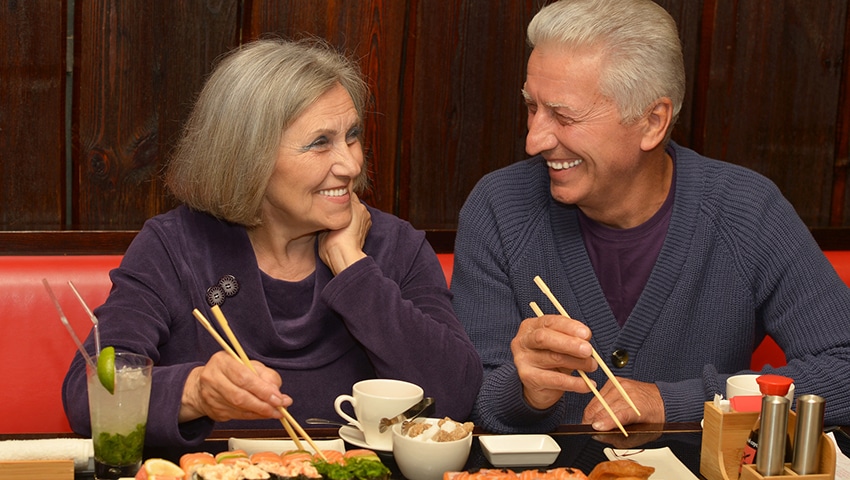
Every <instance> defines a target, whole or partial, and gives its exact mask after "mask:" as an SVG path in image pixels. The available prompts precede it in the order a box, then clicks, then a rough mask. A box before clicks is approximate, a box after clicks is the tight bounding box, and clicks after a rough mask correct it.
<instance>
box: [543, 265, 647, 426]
mask: <svg viewBox="0 0 850 480" xmlns="http://www.w3.org/2000/svg"><path fill="white" fill-rule="evenodd" d="M534 283H536V284H537V286H538V287H539V288H540V290H541V291H542V292H543V293H544V294H545V295H546V296H547V297H549V301H551V302H552V305H555V308H556V309H557V310H558V313H560V314H561V315H563V316H565V317H567V318H571V317H570V315H569V314H568V313H567V311H566V310H564V307H563V306H562V305H561V302H559V301H558V299H557V298H555V295H554V294H552V291H551V290H549V286H547V285H546V282H544V281H543V279H542V278H540V276H539V275H538V276H536V277H534ZM529 305H530V306H531V309H532V310H533V311H534V314H535V315H537V316H538V317H542V316H543V311H542V310H540V307H539V306H537V303H535V302H531V303H529ZM590 348H591V353H592V354H593V358H594V359H595V360H596V363H598V364H599V366H600V367H602V370H603V371H604V372H605V375H606V376H607V377H608V379H609V380H610V381H611V382H613V384H614V387H616V388H617V391H618V392H620V395H622V396H623V398H624V399H625V400H626V402H628V404H629V406H631V407H632V410H634V411H635V413H637V414H638V415H640V411H639V410H638V408H637V406H635V404H634V402H632V399H631V397H629V394H628V393H626V390H624V389H623V386H622V385H620V382H619V380H617V377H615V376H614V374H613V373H611V369H609V368H608V365H606V364H605V362H603V361H602V357H600V356H599V354H598V353H597V352H596V349H595V348H593V346H592V345H591V347H590ZM576 371H577V372H578V374H579V375H580V376H581V378H582V380H584V383H586V384H587V386H588V387H589V388H590V390H591V391H592V392H593V395H595V396H596V398H597V399H599V402H600V403H601V404H602V406H603V407H605V411H606V412H608V415H609V416H610V417H611V419H612V420H614V423H616V424H617V427H619V429H620V431H621V432H623V435H625V436H627V437H628V436H629V434H628V433H627V432H626V429H625V428H623V424H622V423H620V420H619V419H617V415H615V414H614V411H613V410H611V407H610V406H609V405H608V402H606V401H605V399H604V398H602V395H601V394H600V393H599V390H597V389H596V387H594V386H593V382H591V381H590V379H589V378H587V374H586V373H584V372H583V371H581V370H576Z"/></svg>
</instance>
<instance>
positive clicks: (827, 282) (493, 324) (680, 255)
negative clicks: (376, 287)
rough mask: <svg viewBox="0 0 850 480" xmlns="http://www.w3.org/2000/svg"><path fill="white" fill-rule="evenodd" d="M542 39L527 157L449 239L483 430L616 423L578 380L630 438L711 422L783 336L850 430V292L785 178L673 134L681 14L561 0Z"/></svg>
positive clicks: (830, 410) (535, 25)
mask: <svg viewBox="0 0 850 480" xmlns="http://www.w3.org/2000/svg"><path fill="white" fill-rule="evenodd" d="M528 40H529V43H530V44H531V46H532V48H533V50H532V52H531V56H530V58H529V60H528V66H527V76H526V82H525V85H524V87H523V89H522V96H523V98H524V99H525V103H526V105H527V107H528V136H527V139H526V151H527V152H528V153H529V155H532V156H533V158H530V159H528V160H524V161H521V162H518V163H516V164H513V165H511V166H508V167H506V168H503V169H501V170H498V171H496V172H493V173H491V174H488V175H487V176H485V177H484V178H483V179H481V181H480V182H479V183H478V185H477V186H476V187H475V189H474V191H473V192H472V193H471V194H470V196H469V198H468V199H467V201H466V204H465V205H464V207H463V209H462V211H461V214H460V222H459V228H458V234H457V240H456V245H455V267H454V276H453V280H452V290H453V292H454V294H455V297H454V307H455V309H456V311H457V314H458V316H459V318H460V319H461V322H463V323H464V325H465V327H466V329H467V332H468V333H469V335H470V338H471V339H472V341H473V343H474V344H475V345H476V347H477V349H478V351H479V354H480V355H481V358H482V361H483V363H484V370H485V380H484V384H483V386H482V388H481V391H480V393H479V396H478V399H477V402H476V405H475V408H474V411H473V419H474V420H475V421H476V423H477V424H479V425H481V426H483V427H484V428H486V429H488V430H492V431H497V432H522V431H548V430H551V429H553V428H554V427H555V426H556V425H557V424H559V423H577V422H582V423H590V424H592V425H593V428H595V429H597V430H610V429H612V428H614V427H615V425H616V423H615V422H614V420H613V419H611V418H610V417H609V415H608V414H607V413H606V411H605V409H604V408H603V406H602V405H601V403H600V402H599V401H598V400H597V399H595V398H594V397H593V396H591V395H589V394H588V393H589V392H590V389H589V388H588V386H587V385H586V384H585V382H584V381H583V380H582V379H581V378H580V377H579V376H577V375H575V371H576V370H583V371H585V372H588V376H589V377H590V379H591V381H592V382H595V383H596V384H597V385H599V386H600V392H601V394H602V396H603V398H605V399H606V400H607V403H608V404H610V406H611V409H612V410H613V412H614V413H615V414H616V416H617V418H618V419H619V420H620V421H621V422H622V424H624V425H627V424H630V423H636V422H664V421H668V422H675V421H694V420H699V419H700V418H701V417H702V412H703V403H704V402H705V401H706V400H709V399H711V398H712V397H713V395H714V394H715V393H721V394H722V393H724V391H725V380H726V378H727V377H729V376H730V375H733V374H736V373H740V372H742V371H745V370H747V369H748V368H749V364H750V357H751V354H752V352H753V349H754V348H755V346H757V345H758V344H759V342H760V341H761V339H762V338H763V337H764V336H765V334H770V335H771V336H772V337H773V338H774V339H775V340H776V341H777V342H778V343H779V345H780V346H781V347H782V348H783V349H784V351H785V353H786V355H787V357H788V365H787V366H784V367H782V368H775V369H774V368H769V367H768V368H766V370H765V371H770V372H771V373H776V374H780V375H785V376H788V377H791V378H793V379H794V381H795V382H796V389H797V392H798V393H801V394H802V393H814V394H818V395H821V396H823V397H825V399H826V421H827V423H839V424H847V423H848V421H850V391H848V387H847V381H846V379H847V378H850V318H848V315H850V290H848V288H847V287H846V286H845V285H844V284H843V283H842V281H841V280H840V279H839V277H838V276H837V275H836V273H835V271H834V270H833V268H832V267H831V265H830V264H829V262H828V261H827V259H826V258H825V257H824V255H823V254H822V252H821V251H820V249H819V248H818V245H817V244H816V243H815V241H814V240H813V239H812V237H811V235H810V233H809V231H808V229H807V228H806V226H805V225H804V224H803V223H802V221H801V220H800V219H799V217H798V216H797V215H796V213H795V211H794V209H793V208H792V206H791V205H790V204H789V203H788V202H787V201H786V200H785V199H784V198H783V197H782V195H781V193H780V192H779V190H778V189H777V188H776V186H775V185H774V184H773V183H771V182H770V181H769V180H767V179H766V178H764V177H762V176H761V175H759V174H757V173H755V172H752V171H749V170H747V169H744V168H741V167H738V166H735V165H732V164H727V163H723V162H720V161H717V160H712V159H708V158H705V157H702V156H700V155H699V154H697V153H695V152H693V151H691V150H688V149H686V148H683V147H681V146H679V145H677V144H675V143H674V142H671V141H670V140H669V138H670V132H671V130H672V128H673V125H674V124H675V122H676V119H677V116H678V114H679V110H680V107H681V104H682V99H683V97H684V90H685V78H684V67H683V61H682V52H681V46H680V42H679V38H678V34H677V30H676V25H675V22H674V21H673V19H672V18H671V17H670V15H669V14H668V13H667V12H666V11H664V9H662V8H661V7H659V6H658V5H656V4H655V3H653V2H652V1H649V0H562V1H559V2H556V3H553V4H551V5H549V6H547V7H544V8H543V9H542V10H541V11H540V12H539V13H538V14H537V15H536V16H535V17H534V19H533V20H532V21H531V24H530V25H529V27H528ZM535 276H540V277H541V278H542V280H543V281H544V282H545V283H546V284H547V285H548V286H549V288H550V289H551V291H552V293H553V295H554V296H555V297H556V298H557V299H558V300H559V301H560V303H561V304H563V306H564V308H565V309H566V311H567V312H568V313H569V315H570V316H571V317H572V319H570V318H567V317H564V316H561V315H558V312H557V310H556V308H555V306H554V305H553V304H552V303H551V302H550V301H549V300H548V299H547V297H546V296H545V295H544V294H543V293H541V290H540V289H539V288H538V286H537V285H536V284H535V281H534V278H535ZM532 301H534V302H536V303H538V304H539V305H540V307H541V309H542V310H543V311H544V312H545V313H546V315H544V316H542V317H538V316H537V315H535V313H534V312H533V311H532V309H531V308H530V307H529V302H532ZM592 347H593V348H595V350H596V351H597V352H598V354H599V356H600V358H601V359H602V360H603V361H605V362H606V363H607V364H608V366H609V367H610V369H611V370H612V371H613V373H614V375H616V377H617V378H618V380H619V382H620V383H621V384H622V387H623V388H624V390H625V391H626V392H627V393H628V394H629V396H630V398H631V399H632V400H633V401H634V403H635V405H636V406H637V409H638V410H639V411H640V412H641V415H640V416H638V414H637V413H636V412H635V410H634V409H632V408H630V406H629V405H628V404H627V403H626V401H625V400H624V398H623V396H622V395H621V394H620V392H618V391H617V390H616V389H615V388H614V386H613V385H612V383H613V382H611V381H609V380H608V379H607V378H606V376H605V375H604V374H603V373H602V369H597V368H598V367H599V365H598V364H597V361H596V360H594V358H593V357H592V356H591V351H592Z"/></svg>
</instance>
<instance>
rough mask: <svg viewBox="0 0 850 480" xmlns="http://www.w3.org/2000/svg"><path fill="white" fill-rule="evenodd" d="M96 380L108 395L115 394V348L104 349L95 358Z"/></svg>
mask: <svg viewBox="0 0 850 480" xmlns="http://www.w3.org/2000/svg"><path fill="white" fill-rule="evenodd" d="M97 378H99V379H100V384H101V385H103V388H105V389H106V391H108V392H109V393H112V394H114V393H115V348H114V347H106V348H104V349H103V350H101V351H100V355H98V356H97Z"/></svg>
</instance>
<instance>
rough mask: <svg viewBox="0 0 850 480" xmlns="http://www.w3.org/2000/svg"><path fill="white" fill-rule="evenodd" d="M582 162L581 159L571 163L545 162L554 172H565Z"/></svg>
mask: <svg viewBox="0 0 850 480" xmlns="http://www.w3.org/2000/svg"><path fill="white" fill-rule="evenodd" d="M581 162H582V160H581V159H578V160H573V161H572V162H546V165H548V166H549V168H551V169H554V170H566V169H568V168H573V167H575V166H578V165H579V164H580V163H581Z"/></svg>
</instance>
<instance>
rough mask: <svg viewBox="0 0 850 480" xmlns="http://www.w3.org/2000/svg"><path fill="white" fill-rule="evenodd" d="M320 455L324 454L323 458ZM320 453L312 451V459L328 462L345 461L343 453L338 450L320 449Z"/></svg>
mask: <svg viewBox="0 0 850 480" xmlns="http://www.w3.org/2000/svg"><path fill="white" fill-rule="evenodd" d="M322 455H324V458H322ZM322 455H319V454H318V453H314V454H313V461H320V460H324V461H326V462H328V463H340V464H342V463H345V454H344V453H342V452H340V451H339V450H322Z"/></svg>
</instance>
